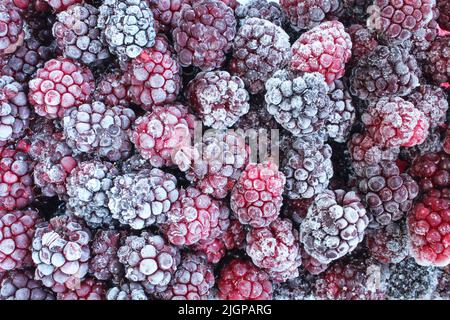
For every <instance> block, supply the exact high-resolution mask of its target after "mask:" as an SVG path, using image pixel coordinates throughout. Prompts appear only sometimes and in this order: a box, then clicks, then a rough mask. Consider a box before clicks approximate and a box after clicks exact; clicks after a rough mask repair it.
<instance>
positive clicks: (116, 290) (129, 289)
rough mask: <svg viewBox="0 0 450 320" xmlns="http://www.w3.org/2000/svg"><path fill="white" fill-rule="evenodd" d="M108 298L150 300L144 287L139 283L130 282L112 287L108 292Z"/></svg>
mask: <svg viewBox="0 0 450 320" xmlns="http://www.w3.org/2000/svg"><path fill="white" fill-rule="evenodd" d="M106 300H148V297H147V295H146V294H145V291H144V287H142V286H141V285H140V284H139V283H136V282H130V283H126V282H125V283H124V284H122V285H120V286H116V287H112V288H110V289H109V290H108V292H107V293H106Z"/></svg>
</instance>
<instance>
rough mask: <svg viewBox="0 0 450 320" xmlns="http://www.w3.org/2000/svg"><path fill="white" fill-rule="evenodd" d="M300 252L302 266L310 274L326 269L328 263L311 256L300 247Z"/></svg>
mask: <svg viewBox="0 0 450 320" xmlns="http://www.w3.org/2000/svg"><path fill="white" fill-rule="evenodd" d="M301 252H302V266H301V267H302V268H303V269H304V270H306V271H308V272H309V273H310V274H314V275H317V274H320V273H322V272H324V271H325V270H327V268H328V263H323V262H320V261H319V260H317V259H316V258H314V257H313V256H311V255H310V254H309V253H308V252H306V250H304V249H301Z"/></svg>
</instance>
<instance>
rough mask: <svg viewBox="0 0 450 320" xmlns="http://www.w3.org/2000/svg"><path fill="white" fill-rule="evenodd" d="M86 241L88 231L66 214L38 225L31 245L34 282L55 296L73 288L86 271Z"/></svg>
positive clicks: (88, 238)
mask: <svg viewBox="0 0 450 320" xmlns="http://www.w3.org/2000/svg"><path fill="white" fill-rule="evenodd" d="M90 241H91V233H90V231H89V229H88V228H86V227H85V226H84V224H83V223H81V221H80V220H77V219H76V218H73V217H71V216H69V215H63V216H57V217H54V218H52V219H50V221H46V222H42V223H40V224H38V225H37V226H36V232H35V234H34V239H33V242H32V246H31V248H32V257H33V262H34V263H35V265H36V272H35V279H36V280H41V281H42V283H43V284H44V286H46V287H48V288H51V289H52V290H53V291H54V292H56V293H61V292H65V291H66V290H74V289H77V288H78V287H79V286H80V283H81V281H82V280H83V278H84V277H85V276H86V274H87V272H88V260H89V258H90V256H91V252H90V249H89V242H90Z"/></svg>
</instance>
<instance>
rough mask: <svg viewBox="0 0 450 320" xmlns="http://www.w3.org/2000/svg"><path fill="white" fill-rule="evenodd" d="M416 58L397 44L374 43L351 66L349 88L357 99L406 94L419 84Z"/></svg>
mask: <svg viewBox="0 0 450 320" xmlns="http://www.w3.org/2000/svg"><path fill="white" fill-rule="evenodd" d="M419 75H420V70H419V68H418V66H417V61H416V59H415V58H414V57H413V56H412V55H410V54H409V53H408V51H407V50H406V49H404V48H402V47H399V46H390V47H387V46H381V45H379V46H377V47H376V48H375V49H374V50H373V51H372V52H371V53H370V54H369V55H367V56H366V57H364V58H363V59H361V60H359V61H358V63H357V64H356V66H355V67H354V68H353V69H352V75H351V78H350V83H351V86H350V91H351V93H352V94H353V95H355V96H357V97H358V98H360V99H363V100H364V99H368V100H371V99H372V100H373V99H375V100H376V99H378V98H381V97H392V96H406V95H409V94H410V93H411V92H412V90H413V89H414V88H416V87H417V86H419V79H418V76H419Z"/></svg>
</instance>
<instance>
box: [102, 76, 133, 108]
mask: <svg viewBox="0 0 450 320" xmlns="http://www.w3.org/2000/svg"><path fill="white" fill-rule="evenodd" d="M128 88H129V83H128V82H127V80H126V79H125V77H124V75H123V74H122V72H121V71H120V70H119V69H114V70H112V71H111V72H109V73H106V74H104V75H101V76H100V77H99V78H98V79H97V84H96V85H95V91H94V101H100V102H103V103H104V104H105V105H107V106H109V107H114V106H119V105H120V106H123V107H128V106H129V105H130V104H131V99H130V97H128V95H127V92H128Z"/></svg>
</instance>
